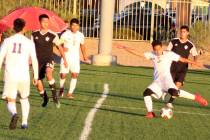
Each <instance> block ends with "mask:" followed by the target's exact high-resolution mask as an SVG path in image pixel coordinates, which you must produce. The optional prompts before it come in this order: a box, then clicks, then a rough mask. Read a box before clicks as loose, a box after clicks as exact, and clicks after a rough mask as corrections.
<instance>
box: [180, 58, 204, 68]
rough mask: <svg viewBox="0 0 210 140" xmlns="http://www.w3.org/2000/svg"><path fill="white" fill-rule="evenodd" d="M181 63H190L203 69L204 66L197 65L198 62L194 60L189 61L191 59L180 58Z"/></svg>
mask: <svg viewBox="0 0 210 140" xmlns="http://www.w3.org/2000/svg"><path fill="white" fill-rule="evenodd" d="M179 61H181V62H183V63H188V64H191V65H195V66H198V67H202V66H203V65H202V64H200V63H197V62H196V61H192V60H189V59H186V58H183V57H180V58H179Z"/></svg>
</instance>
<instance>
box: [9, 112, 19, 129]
mask: <svg viewBox="0 0 210 140" xmlns="http://www.w3.org/2000/svg"><path fill="white" fill-rule="evenodd" d="M18 119H19V117H18V115H17V114H14V115H13V116H12V119H11V122H10V124H9V129H10V130H14V129H16V127H17V122H18Z"/></svg>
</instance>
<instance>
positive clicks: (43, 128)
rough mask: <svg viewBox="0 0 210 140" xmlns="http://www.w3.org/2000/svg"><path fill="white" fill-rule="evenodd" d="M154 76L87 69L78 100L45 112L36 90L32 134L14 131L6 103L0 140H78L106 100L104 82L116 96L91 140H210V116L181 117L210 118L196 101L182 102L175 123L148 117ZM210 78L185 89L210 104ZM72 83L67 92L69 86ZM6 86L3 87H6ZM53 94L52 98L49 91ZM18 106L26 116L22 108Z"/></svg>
mask: <svg viewBox="0 0 210 140" xmlns="http://www.w3.org/2000/svg"><path fill="white" fill-rule="evenodd" d="M58 71H59V68H58V67H56V69H55V73H54V76H55V78H56V81H57V83H58V80H59V78H58ZM152 72H153V70H152V69H150V68H141V67H123V66H116V67H96V66H90V65H82V68H81V74H80V75H79V80H78V85H77V89H76V92H75V97H76V98H75V99H74V100H68V99H66V98H63V99H61V103H62V106H61V108H60V109H55V106H54V104H53V103H52V102H50V103H49V106H48V107H47V108H42V107H40V105H41V98H40V97H39V95H38V93H37V91H36V90H35V88H34V87H33V86H32V87H31V96H30V103H31V111H30V117H29V129H28V130H26V131H23V130H21V129H20V128H19V126H20V123H21V122H20V121H19V122H18V128H17V130H15V131H9V130H8V123H9V121H10V116H9V113H8V111H7V108H6V105H5V103H4V102H3V101H0V140H50V139H54V140H78V139H79V137H80V134H81V132H82V129H83V126H84V121H85V118H86V116H87V114H88V112H89V111H90V109H91V108H92V107H93V106H94V104H95V103H96V101H97V100H98V99H99V98H100V95H101V93H102V91H103V84H104V83H108V84H109V85H110V93H109V95H108V98H107V99H106V100H105V102H104V103H103V105H102V107H101V108H100V109H99V110H98V112H97V113H96V116H95V119H94V121H93V126H92V132H91V134H90V136H89V139H90V140H140V139H141V140H150V139H156V140H169V139H170V140H186V139H191V140H197V139H198V140H200V139H209V137H210V132H209V129H210V117H209V115H203V116H202V115H196V114H193V115H190V114H183V113H180V111H182V112H189V113H202V114H210V108H209V106H208V107H205V108H202V107H200V106H199V105H198V104H196V103H194V102H192V101H189V100H184V99H177V100H176V101H175V103H174V106H175V109H174V117H173V118H172V119H171V120H167V121H164V120H163V119H161V118H160V117H158V118H156V119H153V120H147V119H145V118H144V114H145V110H144V102H143V97H142V92H143V91H144V89H145V88H146V87H147V86H148V84H150V83H151V82H152ZM209 75H210V72H209V71H190V72H189V73H188V75H187V79H186V83H185V87H184V89H186V90H188V91H190V92H194V91H199V92H201V94H202V95H203V96H204V97H206V98H207V99H208V100H210V96H209V93H208V92H209V91H210V79H209ZM1 77H2V76H1ZM1 79H2V78H1ZM68 81H69V80H67V83H66V87H68V86H69V82H68ZM45 85H46V82H45ZM0 87H1V89H2V88H3V83H2V82H1V83H0ZM46 87H48V86H46ZM47 90H49V89H47ZM48 94H49V95H50V92H49V91H48ZM17 105H18V111H19V112H20V104H19V103H18V104H17ZM163 105H164V104H163V102H162V101H155V100H154V108H155V109H157V110H160V109H161V107H163ZM156 114H157V115H158V114H159V111H157V112H156Z"/></svg>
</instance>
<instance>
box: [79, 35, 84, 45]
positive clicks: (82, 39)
mask: <svg viewBox="0 0 210 140" xmlns="http://www.w3.org/2000/svg"><path fill="white" fill-rule="evenodd" d="M80 44H81V45H84V44H85V37H84V35H83V34H81V42H80Z"/></svg>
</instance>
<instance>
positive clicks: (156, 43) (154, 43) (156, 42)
mask: <svg viewBox="0 0 210 140" xmlns="http://www.w3.org/2000/svg"><path fill="white" fill-rule="evenodd" d="M157 45H160V46H161V47H162V42H161V41H159V40H154V41H152V47H153V48H154V47H155V46H157Z"/></svg>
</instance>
